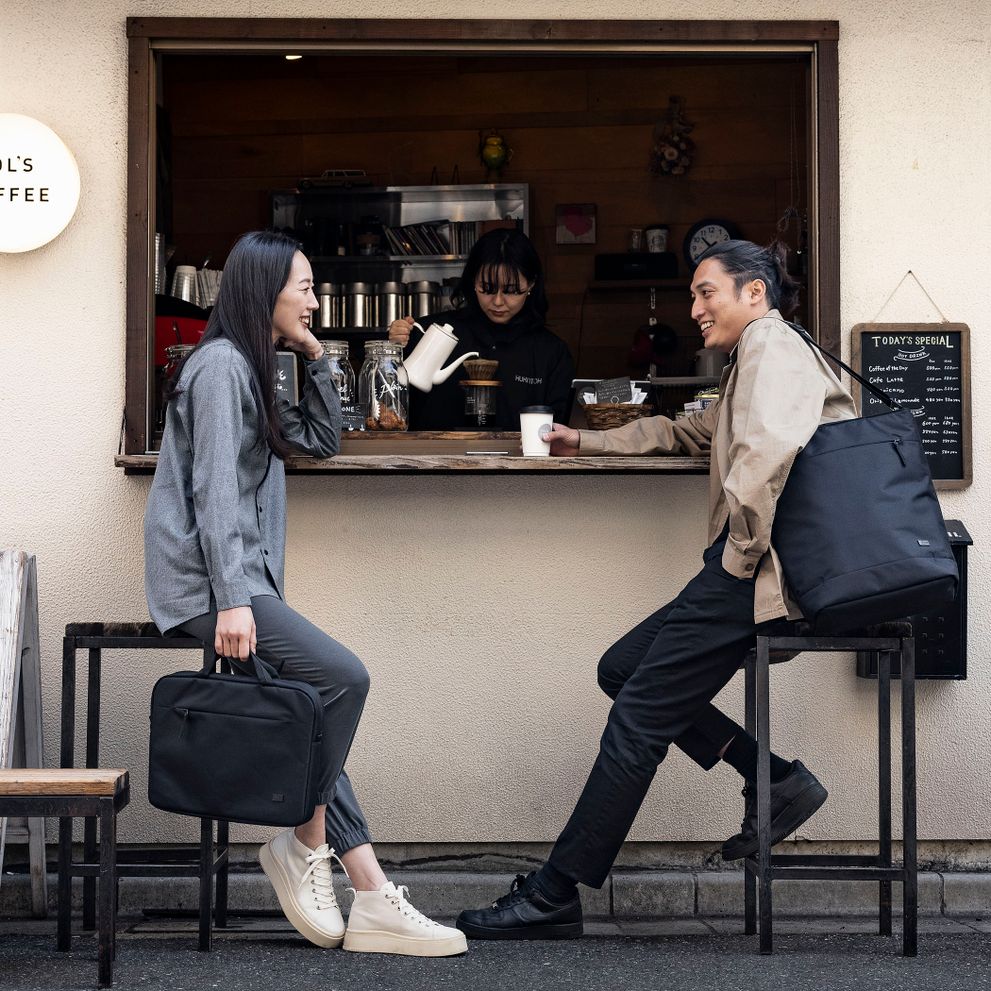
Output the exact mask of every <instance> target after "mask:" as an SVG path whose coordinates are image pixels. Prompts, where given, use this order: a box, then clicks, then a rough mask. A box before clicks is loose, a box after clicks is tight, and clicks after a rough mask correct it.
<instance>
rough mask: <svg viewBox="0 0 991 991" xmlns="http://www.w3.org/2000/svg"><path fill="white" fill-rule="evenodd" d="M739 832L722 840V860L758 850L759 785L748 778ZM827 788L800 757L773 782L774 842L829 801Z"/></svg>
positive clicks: (772, 833)
mask: <svg viewBox="0 0 991 991" xmlns="http://www.w3.org/2000/svg"><path fill="white" fill-rule="evenodd" d="M743 797H744V798H745V799H746V802H745V804H744V812H743V823H742V825H741V827H740V832H739V833H737V834H736V836H731V837H730V838H729V839H728V840H727V841H726V842H725V843H724V844H723V860H741V859H742V858H744V857H749V856H750V855H751V854H754V853H756V852H757V847H758V845H759V841H758V839H757V786H756V785H755V784H754V783H753V782H751V781H748V782H747V784H746V786H745V787H744V789H743ZM827 797H828V792H827V791H826V789H825V788H823V786H822V784H821V783H820V782H819V779H818V778H817V777H816V776H815V775H814V774H813V773H812V772H811V771H810V770H809V769H808V768H807V767H806V766H805V765H804V764H803V763H802V762H801V761H800V760H796V761H792V765H791V770H790V771H789V772H788V773H787V774H786V775H785V776H784V777H783V778H782V779H781V780H780V781H777V782H771V846H774V844H775V843H780V842H781V840H783V839H784V838H785V837H786V836H787V835H788V834H789V833H793V832H795V830H796V829H798V827H799V826H801V825H802V823H803V822H805V821H806V820H807V819H811V818H812V816H813V815H814V814H815V812H816V811H817V810H818V809H819V808H820V806H821V805H822V803H823V802H825V801H826V798H827Z"/></svg>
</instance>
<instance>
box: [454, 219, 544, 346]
mask: <svg viewBox="0 0 991 991" xmlns="http://www.w3.org/2000/svg"><path fill="white" fill-rule="evenodd" d="M500 270H501V271H502V275H501V277H500ZM520 276H522V277H523V278H524V279H526V281H527V283H529V285H530V295H529V296H527V298H526V302H525V303H524V304H523V309H522V310H521V311H520V314H519V317H518V318H517V319H523V320H525V321H527V322H529V323H532V324H534V325H535V326H539V327H543V326H544V324H545V323H546V321H547V292H546V290H545V289H544V269H543V266H542V265H541V264H540V258H539V257H538V256H537V251H536V249H535V248H534V246H533V242H532V241H531V240H530V238H528V237H527V236H526V234H524V233H523V232H522V231H517V230H512V229H510V228H500V229H498V230H494V231H489V232H488V233H487V234H483V235H482V236H481V237H480V238H479V239H478V240H477V241H476V242H475V246H474V247H473V248H472V249H471V251H470V252H469V254H468V261H467V262H465V268H464V271H463V272H462V273H461V281H460V282H459V283H458V287H457V289H456V290H455V292H454V299H453V302H454V305H455V306H458V307H463V308H464V309H465V310H467V311H468V312H469V313H471V314H472V315H473V316H482V315H483V314H482V308H481V307H480V306H479V305H478V297H477V296H476V295H475V283H476V282H478V281H481V282H483V283H487V284H490V285H495V284H496V283H500V282H501V283H503V284H505V283H507V282H508V283H510V284H512V283H513V282H516V281H518V280H519V278H520Z"/></svg>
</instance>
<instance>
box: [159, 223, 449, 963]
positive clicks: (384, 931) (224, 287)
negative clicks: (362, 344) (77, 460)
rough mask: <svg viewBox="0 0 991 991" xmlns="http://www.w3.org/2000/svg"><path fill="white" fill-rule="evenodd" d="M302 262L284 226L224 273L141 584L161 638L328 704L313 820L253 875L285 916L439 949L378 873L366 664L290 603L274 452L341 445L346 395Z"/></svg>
mask: <svg viewBox="0 0 991 991" xmlns="http://www.w3.org/2000/svg"><path fill="white" fill-rule="evenodd" d="M316 309H317V301H316V298H315V296H314V294H313V273H312V271H311V269H310V264H309V262H308V261H307V260H306V258H305V257H304V255H303V254H302V253H301V252H300V251H299V250H298V245H297V244H296V242H295V241H293V240H291V239H290V238H288V237H285V236H284V235H282V234H276V233H268V232H258V233H252V234H246V235H245V236H244V237H242V238H241V239H240V240H239V241H238V243H237V244H236V245H235V246H234V249H233V250H232V251H231V254H230V256H229V258H228V260H227V264H226V265H225V267H224V277H223V280H222V282H221V286H220V292H219V294H218V296H217V302H216V305H215V307H214V309H213V313H212V314H211V316H210V320H209V323H208V324H207V328H206V331H205V332H204V334H203V338H202V340H201V341H200V343H199V344H198V345H197V347H196V349H195V350H194V351H193V352H191V353H190V355H189V356H188V357H187V358H186V360H185V361H184V362H183V364H182V365H181V366H180V368H179V370H178V373H177V375H176V376H175V379H174V380H173V382H172V383H171V384H170V390H171V397H170V398H171V401H170V403H169V406H168V413H167V416H166V425H165V436H164V438H163V441H162V449H161V453H160V454H159V460H158V468H157V469H156V471H155V479H154V481H153V483H152V487H151V494H150V496H149V499H148V509H147V512H146V514H145V590H146V593H147V597H148V607H149V611H150V612H151V616H152V619H154V621H155V623H156V624H157V625H158V628H159V629H160V630H162V631H171V630H177V629H178V630H182V631H183V632H185V633H189V634H192V635H193V636H196V637H199V638H200V639H201V640H203V641H204V642H207V643H209V642H211V641H212V642H213V644H214V648H215V649H216V651H217V653H218V654H220V655H221V656H223V657H228V658H231V659H232V660H233V661H234V662H235V664H240V663H242V662H245V661H247V659H248V656H249V652H255V653H257V654H258V656H259V657H261V658H262V659H263V660H266V661H268V662H269V663H271V664H272V665H274V666H275V667H276V669H277V670H278V671H279V674H280V675H281V676H282V677H284V678H289V679H294V680H298V681H305V682H308V683H309V684H311V685H313V687H314V688H316V689H317V691H318V692H319V693H320V696H321V698H322V699H323V703H324V729H323V750H322V759H323V766H322V777H321V780H320V784H319V789H318V799H317V800H318V802H319V804H318V805H317V807H316V810H315V811H314V813H313V817H312V818H311V819H310V820H309V821H308V822H305V823H301V824H300V825H299V826H297V827H296V828H295V829H288V830H286V831H285V832H282V833H280V834H279V835H278V836H276V837H274V838H273V839H272V840H270V841H269V842H268V843H266V844H265V845H264V846H263V847H262V849H261V853H260V859H261V864H262V868H263V869H264V871H265V873H266V874H267V875H268V877H269V880H270V881H271V882H272V885H273V887H274V888H275V891H276V893H277V895H278V897H279V903H280V905H281V906H282V909H283V911H284V912H285V914H286V916H287V918H288V919H289V921H290V922H292V924H293V925H294V926H295V927H296V929H297V930H298V931H299V932H300V933H302V935H304V936H305V937H306V938H307V939H308V940H309V941H310V942H311V943H315V944H316V945H317V946H323V947H334V946H340V945H341V943H342V942H343V944H344V948H345V949H349V950H359V951H366V952H385V953H403V954H409V955H414V956H448V955H451V954H455V953H463V952H464V951H465V948H466V946H465V942H464V938H463V937H462V936H461V934H460V933H459V932H458V931H457V930H454V929H448V928H445V927H443V926H439V925H437V923H435V922H432V921H431V920H429V919H427V918H426V917H425V916H423V915H421V914H420V913H419V912H417V911H416V909H415V908H413V907H412V906H411V905H410V904H409V902H407V901H406V898H405V893H406V889H405V888H397V887H396V886H395V885H394V884H392V882H390V881H388V880H387V879H386V877H385V875H384V874H383V873H382V869H381V867H380V866H379V863H378V860H377V859H376V857H375V853H374V851H373V849H372V846H371V840H370V836H369V832H368V826H367V824H366V822H365V819H364V816H363V815H362V812H361V808H360V807H359V805H358V802H357V799H356V798H355V795H354V791H353V789H352V787H351V782H350V781H349V780H348V776H347V774H346V773H345V772H344V769H343V768H344V762H345V759H346V758H347V755H348V751H349V750H350V747H351V741H352V739H353V738H354V733H355V730H356V729H357V726H358V720H359V719H360V718H361V712H362V708H363V707H364V703H365V696H366V694H367V691H368V673H367V672H366V671H365V668H364V666H363V665H362V663H361V661H360V660H358V658H357V657H355V656H354V654H352V653H351V652H350V651H349V650H348V649H347V648H346V647H343V646H341V644H339V643H337V642H336V641H335V640H332V639H331V638H330V637H329V636H327V635H326V634H325V633H323V632H322V631H321V630H319V629H317V627H315V626H314V625H313V624H312V623H310V622H308V621H307V620H306V619H304V618H303V617H302V616H300V615H299V614H298V613H297V612H295V611H294V610H292V609H291V608H290V607H289V606H288V605H287V604H286V602H285V600H284V594H283V555H284V549H285V525H286V486H285V468H284V466H283V459H284V458H285V457H286V456H287V455H289V454H291V453H294V452H299V453H302V454H310V455H314V456H315V457H321V458H327V457H331V456H332V455H334V454H336V453H337V450H338V447H339V438H340V429H341V407H340V397H339V396H338V394H337V391H336V389H335V387H334V385H333V381H332V378H331V374H330V368H329V366H328V363H327V360H326V359H325V358H324V356H323V350H322V348H321V346H320V344H319V342H318V341H317V340H316V338H315V337H314V336H313V334H312V333H311V331H310V317H311V314H312V313H313V311H314V310H316ZM276 345H278V346H281V347H287V348H291V349H292V350H294V351H297V352H299V353H300V354H301V355H303V358H304V359H305V361H304V365H305V369H306V373H305V382H304V385H303V397H302V399H301V400H300V402H299V405H298V406H291V405H290V404H289V403H288V402H286V401H284V400H282V399H277V398H276V393H275V348H276ZM332 857H333V858H334V859H337V860H338V861H339V862H340V863H341V864H342V866H343V867H344V869H345V872H346V873H347V875H348V877H349V878H350V881H351V884H352V885H353V886H354V904H353V905H352V909H351V914H350V917H349V919H348V926H347V929H346V931H345V927H344V922H343V919H342V917H341V912H340V909H339V908H338V905H337V901H336V899H335V896H334V888H333V884H332V881H331V858H332Z"/></svg>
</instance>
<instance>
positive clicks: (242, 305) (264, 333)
mask: <svg viewBox="0 0 991 991" xmlns="http://www.w3.org/2000/svg"><path fill="white" fill-rule="evenodd" d="M300 250H301V247H300V244H299V242H298V241H294V240H293V239H292V238H291V237H287V236H286V235H285V234H279V233H278V232H276V231H252V232H251V233H250V234H245V235H244V236H243V237H241V238H239V239H238V241H237V243H236V244H235V245H234V247H233V248H232V249H231V253H230V254H229V255H228V256H227V263H226V264H225V265H224V274H223V278H221V280H220V289H219V291H218V292H217V301H216V303H215V304H214V307H213V312H212V313H211V314H210V318H209V320H208V321H207V325H206V330H205V331H204V332H203V336H202V337H201V338H200V341H199V343H198V344H197V345H196V347H197V348H199V347H202V346H203V345H204V344H207V343H208V342H210V341H215V340H217V339H218V338H219V339H222V340H226V341H230V342H231V344H233V345H234V347H236V348H237V349H238V351H240V352H241V354H242V355H243V356H244V358H245V360H246V361H247V362H248V367H249V368H250V369H251V391H252V393H253V395H254V399H255V405H256V407H257V408H258V424H259V443H265V442H267V443H268V446H269V448H270V449H271V450H272V453H273V454H274V455H275V456H276V457H278V458H282V459H284V458H285V457H286V455H288V454H291V453H292V447H290V445H289V443H288V442H287V441H286V439H285V437H284V435H283V433H282V419H281V417H280V416H279V410H278V407H277V406H276V404H275V344H274V343H273V342H272V315H273V313H274V312H275V302H276V300H277V299H278V296H279V293H280V292H282V290H283V289H284V288H285V285H286V283H287V282H288V281H289V271H290V269H291V268H292V260H293V256H294V255H295V254H296V252H297V251H300ZM189 357H190V355H187V356H186V359H184V360H183V362H182V363H181V364H180V365H179V367H178V368H177V369H176V372H175V375H173V377H172V379H171V381H170V382H169V385H168V389H167V392H166V397H167V398H168V399H171V398H172V397H173V396H174V395H175V394H176V392H177V390H176V384H177V383H178V381H179V375H180V373H181V372H182V366H183V365H185V363H186V361H187V360H188V359H189Z"/></svg>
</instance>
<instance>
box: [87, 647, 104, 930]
mask: <svg viewBox="0 0 991 991" xmlns="http://www.w3.org/2000/svg"><path fill="white" fill-rule="evenodd" d="M100 660H101V657H100V648H99V647H90V649H89V665H88V669H87V672H86V766H87V767H99V766H100ZM96 857H97V846H96V820H95V819H86V820H85V821H84V823H83V859H84V860H85V861H86V862H87V863H89V864H92V863H93V862H94V861H95V860H96ZM95 928H96V878H95V877H84V878H83V929H95Z"/></svg>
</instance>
